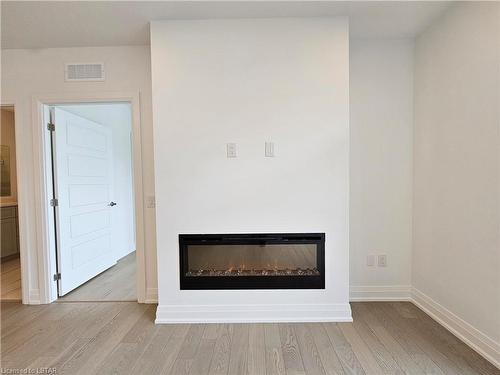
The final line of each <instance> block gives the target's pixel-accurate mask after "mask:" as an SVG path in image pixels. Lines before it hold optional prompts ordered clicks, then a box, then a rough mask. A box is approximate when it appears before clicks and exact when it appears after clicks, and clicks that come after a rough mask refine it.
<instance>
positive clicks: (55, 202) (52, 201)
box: [50, 199, 59, 207]
mask: <svg viewBox="0 0 500 375" xmlns="http://www.w3.org/2000/svg"><path fill="white" fill-rule="evenodd" d="M50 205H51V206H52V207H56V206H59V201H58V200H57V199H51V200H50Z"/></svg>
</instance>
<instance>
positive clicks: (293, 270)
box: [179, 233, 325, 290]
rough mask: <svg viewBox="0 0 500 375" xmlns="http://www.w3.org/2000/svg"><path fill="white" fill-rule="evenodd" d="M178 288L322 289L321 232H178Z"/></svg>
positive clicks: (323, 275) (322, 259)
mask: <svg viewBox="0 0 500 375" xmlns="http://www.w3.org/2000/svg"><path fill="white" fill-rule="evenodd" d="M179 267H180V289H181V290H207V289H324V288H325V234H324V233H244V234H238V233H232V234H179Z"/></svg>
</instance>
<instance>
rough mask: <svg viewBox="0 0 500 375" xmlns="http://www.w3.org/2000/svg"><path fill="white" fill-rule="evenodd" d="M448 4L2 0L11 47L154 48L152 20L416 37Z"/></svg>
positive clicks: (6, 43)
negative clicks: (302, 22)
mask: <svg viewBox="0 0 500 375" xmlns="http://www.w3.org/2000/svg"><path fill="white" fill-rule="evenodd" d="M450 4H451V2H447V1H429V2H426V1H411V2H404V1H401V2H398V1H384V2H379V1H357V2H355V1H353V2H348V1H337V2H335V1H282V2H280V1H229V2H228V1H226V2H224V1H220V2H215V1H214V2H213V1H156V2H152V1H133V2H123V1H104V2H98V1H82V2H78V1H77V2H74V1H71V2H70V1H52V2H50V1H47V2H46V1H33V2H32V1H29V2H28V1H26V2H25V1H2V2H1V21H2V23H1V43H2V49H7V48H48V47H73V46H74V47H81V46H105V45H145V44H149V21H151V20H168V19H203V18H252V17H321V16H323V17H328V16H349V17H350V30H351V36H352V37H361V38H364V37H413V36H415V35H416V34H418V33H419V32H420V31H422V30H423V29H425V28H426V27H427V26H428V25H429V24H430V23H431V22H432V21H433V20H434V19H435V18H437V17H438V16H439V15H440V14H442V13H443V12H444V10H445V9H446V8H447V7H448V6H449V5H450Z"/></svg>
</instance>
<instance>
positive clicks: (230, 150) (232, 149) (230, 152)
mask: <svg viewBox="0 0 500 375" xmlns="http://www.w3.org/2000/svg"><path fill="white" fill-rule="evenodd" d="M226 152H227V157H228V158H235V157H236V143H226Z"/></svg>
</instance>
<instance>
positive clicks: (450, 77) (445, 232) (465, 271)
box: [412, 2, 500, 365]
mask: <svg viewBox="0 0 500 375" xmlns="http://www.w3.org/2000/svg"><path fill="white" fill-rule="evenodd" d="M499 8H500V6H499V4H498V3H495V2H490V3H486V2H483V3H473V2H471V3H463V4H459V5H455V6H454V7H453V8H452V9H450V10H449V11H448V12H447V13H446V14H445V15H444V16H443V17H442V18H441V19H439V20H437V21H436V22H435V23H434V24H433V25H432V26H431V27H430V28H429V29H428V30H426V31H425V32H424V33H423V34H421V35H420V36H419V37H418V39H417V41H416V54H415V56H416V59H415V83H416V89H415V185H414V226H413V264H412V270H413V277H412V278H413V286H414V287H415V289H416V295H417V296H418V297H419V300H420V301H426V300H427V301H429V303H428V307H433V308H436V309H437V310H440V311H441V312H445V315H447V316H448V317H449V318H453V319H452V320H454V321H455V322H456V324H457V326H458V327H459V328H461V329H462V331H463V332H464V333H465V334H468V333H470V334H472V335H473V336H475V337H476V340H475V342H476V343H478V345H482V348H481V349H482V352H483V354H485V355H488V354H489V355H490V357H489V358H490V360H493V361H495V360H496V361H497V365H500V354H499V353H500V351H499V348H500V239H499V236H500V222H499V209H500V185H499V173H500V154H499V150H500V133H499V121H500V117H499V110H500V109H499V108H500V105H499V104H500V102H499V95H500V94H499V92H500V91H499V88H500V86H499V84H500V80H499V73H500V72H499V68H500V60H499V51H500V44H499V43H500V33H499V31H500V29H499V20H500V9H499ZM473 343H474V342H473ZM495 348H496V354H495ZM495 356H496V359H495V358H494V357H495Z"/></svg>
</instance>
